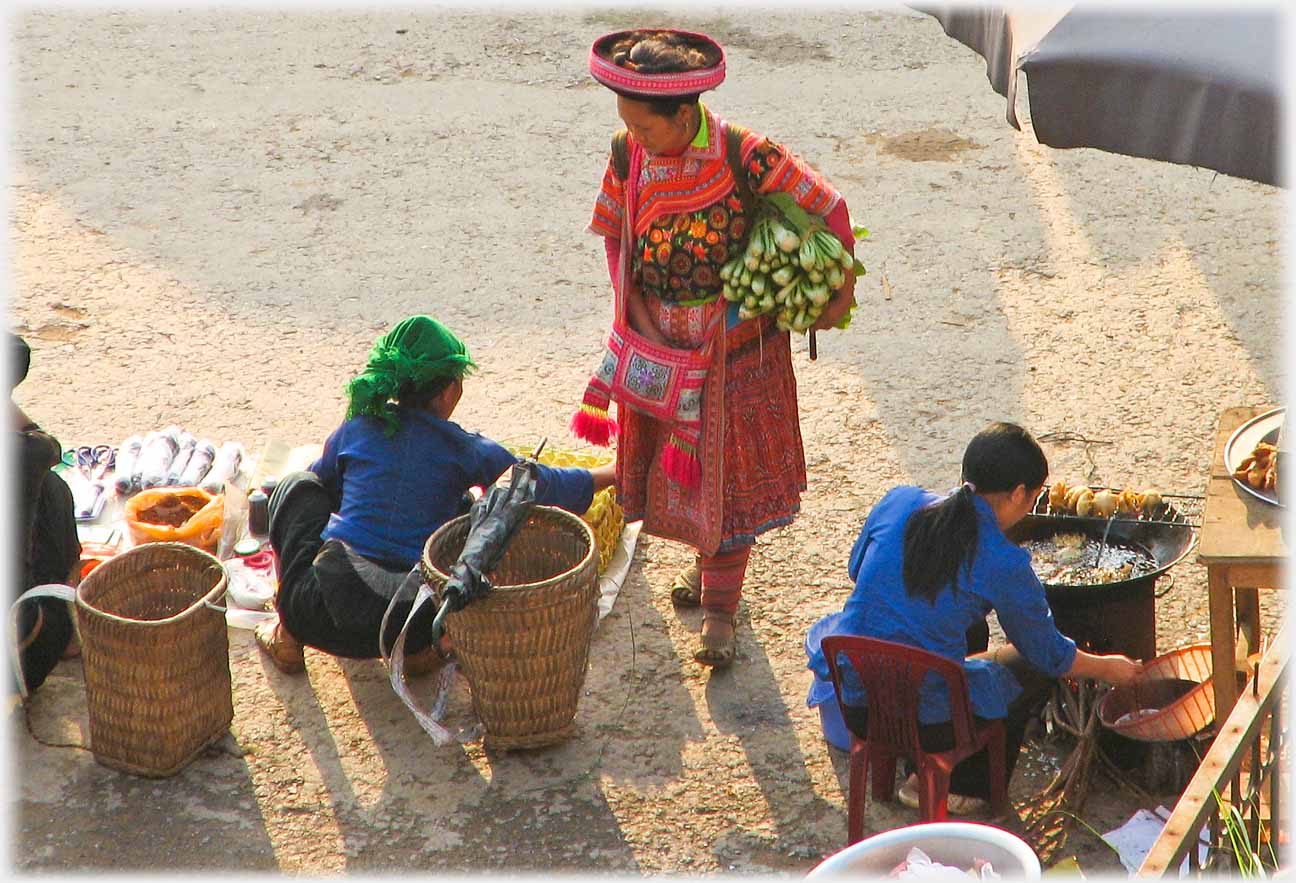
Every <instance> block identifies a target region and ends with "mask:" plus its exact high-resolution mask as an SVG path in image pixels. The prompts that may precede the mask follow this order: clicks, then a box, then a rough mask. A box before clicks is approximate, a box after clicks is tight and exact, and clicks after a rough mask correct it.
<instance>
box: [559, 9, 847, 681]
mask: <svg viewBox="0 0 1296 883" xmlns="http://www.w3.org/2000/svg"><path fill="white" fill-rule="evenodd" d="M589 64H590V71H591V73H592V74H593V76H594V79H596V80H597V81H598V82H600V83H602V84H603V85H604V86H607V87H608V88H609V89H611V90H612V91H613V92H614V93H616V95H617V99H616V103H617V113H618V114H619V115H620V117H621V119H622V121H623V122H624V123H625V126H626V130H625V132H619V133H617V135H616V136H615V137H614V138H613V149H612V154H611V157H610V159H609V161H608V165H607V169H606V171H605V172H604V174H603V183H602V188H601V190H600V192H599V195H598V198H597V200H596V202H595V207H594V216H593V220H592V221H591V223H590V226H589V229H590V231H591V232H593V233H596V234H598V235H600V236H603V237H604V241H605V243H606V250H607V261H608V272H609V275H610V276H611V278H612V284H613V290H614V292H615V296H616V297H617V299H618V302H617V315H618V317H623V318H619V319H618V321H619V322H622V323H623V324H624V325H628V326H629V328H630V329H632V330H633V331H635V332H637V333H638V334H639V335H642V337H644V338H646V339H647V340H648V341H651V342H652V343H655V344H658V345H662V346H667V347H671V348H673V349H677V350H688V351H692V352H694V353H706V354H708V356H709V361H708V363H707V364H708V368H707V370H706V372H705V382H704V383H703V384H702V385H701V386H700V387H699V388H698V389H694V390H692V391H691V392H692V395H693V396H694V399H692V400H690V399H689V398H688V395H689V393H690V391H689V390H687V389H686V390H685V392H684V394H683V397H682V401H683V404H682V405H681V406H680V407H681V410H680V412H679V413H681V414H684V415H685V416H691V417H692V418H693V419H692V421H691V422H690V421H689V420H687V419H685V420H678V421H676V420H672V419H669V418H663V417H660V416H658V417H654V416H649V415H648V414H647V413H644V412H642V411H639V410H635V409H633V408H631V407H626V406H625V405H624V403H623V400H624V397H623V396H621V395H619V393H620V392H621V390H620V389H618V388H617V387H616V384H615V383H614V382H613V377H614V375H615V374H616V365H617V359H618V350H619V349H620V351H621V352H624V350H623V349H621V348H620V341H621V340H622V339H623V338H624V335H621V336H620V337H618V334H617V331H616V328H617V325H616V323H614V331H613V335H612V339H611V340H609V348H608V352H607V353H606V354H605V357H604V360H603V363H602V364H601V366H600V368H599V370H598V371H597V372H596V374H595V376H594V378H593V380H591V383H590V386H589V389H588V390H587V391H586V394H585V399H584V402H583V403H582V406H581V410H580V411H579V412H578V413H577V415H576V416H575V418H574V419H573V421H572V426H573V430H574V431H575V433H576V434H577V435H578V436H580V437H582V438H584V439H586V440H589V441H592V442H595V443H603V444H606V443H607V442H608V440H609V437H610V436H611V435H613V434H616V435H617V436H619V439H618V442H617V494H618V499H619V500H620V501H621V504H622V505H623V506H624V508H625V513H626V519H627V520H634V519H638V518H642V519H643V521H644V529H645V530H646V531H648V532H649V533H651V534H654V535H657V536H661V537H666V538H669V539H675V540H678V541H681V542H684V543H686V544H688V545H690V546H692V547H694V549H695V550H696V551H697V555H696V557H695V560H694V562H693V564H692V565H691V566H690V567H688V568H686V569H685V570H684V571H683V572H682V573H681V574H680V575H679V576H678V577H677V578H676V580H675V583H674V585H673V586H672V590H671V599H672V601H673V602H674V603H675V604H676V605H677V606H681V607H697V606H701V607H702V610H703V621H702V636H701V648H700V649H699V650H698V651H697V653H696V654H695V655H694V658H695V659H696V660H697V661H698V662H700V663H702V664H704V665H711V666H726V665H729V664H730V663H732V662H733V659H734V655H735V644H734V618H735V615H736V613H737V610H738V602H739V598H740V596H741V593H742V586H743V579H744V575H745V573H746V569H747V561H748V555H749V553H750V551H751V547H752V545H753V544H754V543H755V541H756V537H757V536H758V535H759V534H761V533H764V532H765V531H767V530H770V529H771V528H775V527H780V526H783V525H786V524H789V523H791V521H792V519H793V518H794V517H795V516H796V514H797V512H798V511H799V509H800V507H801V493H802V492H803V491H804V490H805V489H806V468H805V454H804V451H803V449H802V444H801V429H800V424H799V422H798V414H797V400H796V379H795V377H794V375H793V372H792V357H791V345H790V341H789V335H788V333H787V332H785V331H779V330H777V329H776V328H775V325H774V317H772V316H762V317H758V318H755V319H750V320H746V321H740V320H739V318H738V310H737V307H738V305H737V304H728V303H727V302H725V301H724V300H723V299H722V298H721V297H720V293H721V287H722V282H721V279H720V275H719V271H720V268H721V267H722V266H723V265H724V264H725V263H727V262H728V261H729V260H730V259H731V258H733V257H734V256H735V255H737V254H739V253H740V251H741V250H742V249H743V248H744V247H745V245H746V234H747V231H748V230H749V229H750V227H751V225H752V223H753V222H754V220H755V218H754V217H753V209H752V206H751V203H752V201H753V200H754V198H755V196H754V195H759V194H765V193H772V192H776V191H781V192H784V193H787V194H790V195H791V196H792V197H793V198H794V199H795V200H796V202H797V203H798V204H799V205H800V206H801V207H802V208H803V209H805V210H806V211H807V212H808V213H810V214H812V215H817V216H820V217H821V218H823V220H824V222H825V223H826V224H827V226H828V227H829V229H831V230H832V231H833V232H834V233H835V234H836V235H837V237H838V238H839V239H840V240H841V242H842V245H843V246H844V247H845V248H846V249H847V250H849V251H851V252H852V253H854V237H853V236H852V235H851V228H850V220H849V215H848V212H847V208H846V203H845V202H844V201H843V200H842V198H841V195H840V194H839V193H838V192H837V191H836V190H835V189H834V188H833V187H832V185H831V184H829V183H828V182H827V181H826V180H824V179H823V178H822V177H821V176H820V175H819V174H818V173H817V172H816V171H815V170H814V169H812V168H810V167H809V166H808V165H807V164H806V163H805V162H803V161H802V160H801V159H799V158H798V157H796V156H795V155H793V154H792V153H791V152H790V151H788V150H787V149H786V148H784V147H783V146H781V145H779V144H776V143H774V142H772V141H770V140H768V139H766V138H764V137H762V136H760V135H757V134H755V133H754V132H750V131H748V130H746V129H742V128H740V127H738V126H734V125H731V124H729V123H727V122H726V121H725V120H723V119H722V118H720V117H719V116H717V115H716V114H715V113H713V112H712V111H711V110H710V109H709V108H707V107H706V106H705V105H703V104H702V103H701V102H700V101H699V100H698V99H699V96H700V95H701V93H702V92H704V91H707V90H709V89H714V88H715V87H717V86H719V85H720V83H721V82H722V81H723V80H724V76H725V61H724V51H723V50H722V49H721V48H720V46H719V45H718V44H717V43H716V42H715V41H714V40H711V39H710V38H709V37H706V36H704V35H701V34H693V33H689V32H684V31H676V30H636V31H624V32H619V33H613V34H608V35H606V36H604V37H601V38H599V39H598V40H597V41H595V43H594V45H593V48H592V50H591V52H590V59H589ZM623 274H624V275H623ZM623 280H624V284H623ZM854 288H855V278H854V274H853V273H847V274H846V281H845V283H844V284H843V285H842V286H841V288H840V289H838V290H837V291H836V292H834V295H833V297H832V299H831V300H830V301H829V302H828V304H827V305H826V306H825V307H824V310H823V313H822V315H821V316H820V318H819V320H818V321H817V322H816V323H815V325H814V328H815V329H817V330H824V329H828V328H831V327H833V326H834V325H836V324H838V323H839V322H840V321H841V320H842V319H843V318H844V317H846V315H847V313H848V311H849V310H850V309H851V307H852V306H853V305H854V303H855V295H854ZM721 323H723V333H719V329H720V327H721ZM614 343H615V344H616V345H614ZM627 362H628V365H629V367H628V369H627V370H628V371H629V372H630V375H632V376H631V377H630V379H628V380H627V384H630V383H634V382H637V383H639V385H640V386H639V389H637V390H636V392H641V393H644V394H646V395H649V396H651V395H652V394H654V392H657V391H659V390H658V389H656V388H655V387H654V379H655V378H659V377H660V372H655V370H654V367H653V366H652V365H651V364H650V365H647V366H644V365H643V364H642V360H639V362H640V364H639V365H638V366H637V365H636V364H635V361H634V360H633V359H629V358H627ZM695 373H696V372H695ZM610 399H618V402H619V403H618V408H617V420H616V422H615V424H614V423H612V421H611V419H610V418H609V417H608V411H607V407H608V404H609V400H610ZM697 399H700V408H699V407H698V402H697ZM690 404H691V405H692V411H691V412H690V411H689V407H688V405H690Z"/></svg>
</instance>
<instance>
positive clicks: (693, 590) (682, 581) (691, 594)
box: [670, 558, 702, 607]
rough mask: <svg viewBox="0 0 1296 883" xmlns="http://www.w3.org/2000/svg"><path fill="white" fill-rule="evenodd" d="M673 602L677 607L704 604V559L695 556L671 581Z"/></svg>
mask: <svg viewBox="0 0 1296 883" xmlns="http://www.w3.org/2000/svg"><path fill="white" fill-rule="evenodd" d="M670 596H671V603H672V604H674V605H675V606H676V607H700V606H701V605H702V561H701V559H698V558H694V559H693V563H692V564H690V565H689V566H688V567H686V568H684V569H683V570H681V571H680V572H679V573H678V574H677V575H676V576H675V581H674V582H673V583H671V593H670Z"/></svg>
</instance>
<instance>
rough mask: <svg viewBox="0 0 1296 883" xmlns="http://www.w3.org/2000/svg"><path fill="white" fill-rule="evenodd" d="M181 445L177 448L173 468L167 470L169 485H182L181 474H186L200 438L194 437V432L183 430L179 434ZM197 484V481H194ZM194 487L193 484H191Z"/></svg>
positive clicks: (172, 463)
mask: <svg viewBox="0 0 1296 883" xmlns="http://www.w3.org/2000/svg"><path fill="white" fill-rule="evenodd" d="M179 440H180V447H179V448H178V449H177V450H176V455H175V459H174V460H172V461H171V468H170V469H168V470H167V480H166V483H167V486H168V487H180V485H181V481H180V476H181V475H183V474H184V471H185V468H186V467H187V466H188V465H189V458H190V457H192V456H193V452H194V448H195V447H197V445H198V439H196V438H194V436H193V433H191V432H188V431H181V433H180V435H179ZM194 484H197V482H194ZM189 487H193V485H189Z"/></svg>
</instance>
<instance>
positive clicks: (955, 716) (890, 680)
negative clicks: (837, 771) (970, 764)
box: [822, 635, 976, 751]
mask: <svg viewBox="0 0 1296 883" xmlns="http://www.w3.org/2000/svg"><path fill="white" fill-rule="evenodd" d="M822 647H823V654H824V657H825V658H826V659H827V660H828V670H829V672H830V674H831V676H832V682H833V688H834V689H835V690H836V691H837V701H838V702H840V703H842V704H843V705H845V704H846V701H845V696H844V695H843V694H842V679H841V676H840V673H839V671H838V657H839V656H840V657H843V658H845V659H846V661H847V662H848V663H849V664H850V666H851V668H852V669H854V670H855V673H856V675H858V676H859V680H860V683H861V684H863V687H864V692H865V694H866V700H867V706H868V740H869V742H878V743H881V744H884V745H890V746H893V747H895V748H897V749H900V750H905V751H908V750H911V749H917V748H918V691H919V689H920V688H921V686H922V683H923V679H924V678H926V676H927V674H928V673H929V672H933V673H935V674H936V675H937V676H939V677H941V678H943V679H944V681H945V683H946V685H947V687H948V689H949V704H950V714H951V721H952V723H953V724H954V741H955V747H956V748H957V747H960V746H963V745H966V744H968V743H970V742H971V740H972V735H973V733H974V732H976V727H975V726H974V723H973V720H972V708H971V706H970V704H969V702H968V686H967V673H966V672H964V671H963V666H962V665H961V664H959V663H957V662H955V661H953V660H952V659H946V658H945V657H944V656H941V655H939V654H937V653H932V652H930V651H928V650H922V649H920V648H918V647H910V646H909V645H907V644H897V643H896V642H894V641H880V640H878V639H876V638H864V637H860V636H858V635H831V636H829V637H827V638H824V639H823V643H822Z"/></svg>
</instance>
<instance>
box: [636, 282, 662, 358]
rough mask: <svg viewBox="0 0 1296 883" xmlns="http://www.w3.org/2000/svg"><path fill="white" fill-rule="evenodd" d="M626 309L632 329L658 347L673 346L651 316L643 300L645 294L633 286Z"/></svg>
mask: <svg viewBox="0 0 1296 883" xmlns="http://www.w3.org/2000/svg"><path fill="white" fill-rule="evenodd" d="M626 307H627V311H628V315H627V316H626V319H627V320H628V321H629V322H630V327H631V328H633V329H634V330H635V331H638V332H639V333H640V334H642V335H643V336H644V337H646V338H648V339H649V340H651V341H652V342H653V343H655V344H657V345H658V346H667V347H668V346H670V345H671V342H670V341H669V340H667V339H666V335H664V334H662V333H661V331H659V330H658V329H657V325H656V324H655V323H654V322H653V320H652V316H651V315H649V313H648V306H647V304H645V303H644V300H643V294H642V293H640V292H639V291H638V290H637V289H635V288H634V287H633V286H632V287H631V289H630V291H629V296H628V297H627V298H626Z"/></svg>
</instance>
